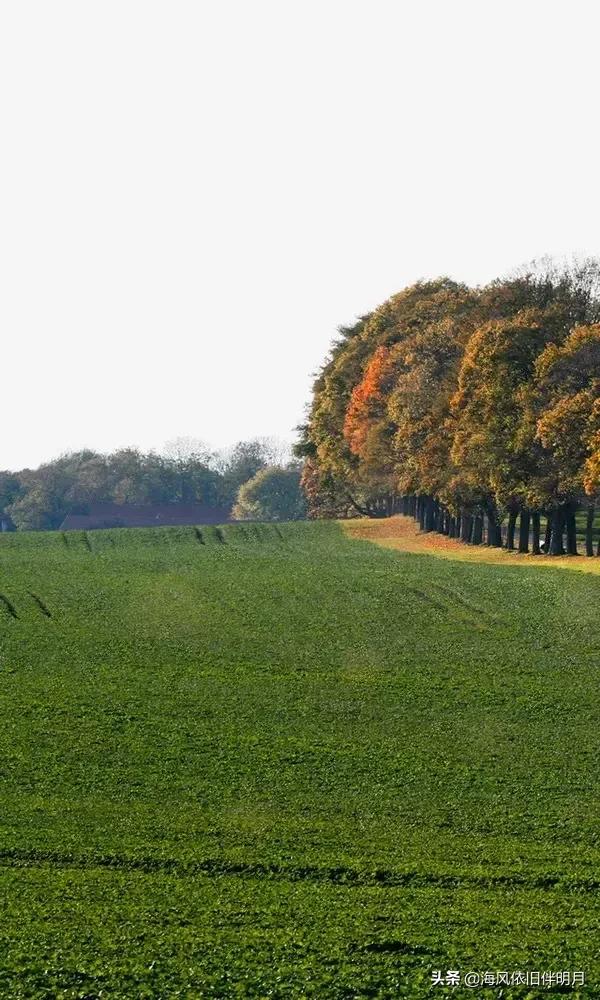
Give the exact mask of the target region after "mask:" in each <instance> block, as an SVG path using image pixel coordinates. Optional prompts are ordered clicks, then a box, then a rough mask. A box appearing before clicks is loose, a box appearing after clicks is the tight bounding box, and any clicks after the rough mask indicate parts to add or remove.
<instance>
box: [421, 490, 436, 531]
mask: <svg viewBox="0 0 600 1000" xmlns="http://www.w3.org/2000/svg"><path fill="white" fill-rule="evenodd" d="M424 527H425V531H433V529H434V528H435V502H434V499H433V497H429V496H428V497H427V500H426V502H425V525H424Z"/></svg>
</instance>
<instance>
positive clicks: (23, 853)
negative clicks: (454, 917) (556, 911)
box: [0, 848, 600, 892]
mask: <svg viewBox="0 0 600 1000" xmlns="http://www.w3.org/2000/svg"><path fill="white" fill-rule="evenodd" d="M0 868H56V869H76V870H90V871H92V870H94V869H110V870H112V871H124V872H142V873H144V874H159V873H164V874H166V875H174V876H176V877H183V878H185V877H193V876H196V875H206V876H209V877H210V876H213V877H217V878H218V877H223V876H238V877H241V878H252V879H266V880H270V881H282V882H312V883H328V884H332V885H345V886H357V887H360V886H373V887H375V886H379V887H381V888H402V887H407V888H409V887H413V888H432V889H434V888H438V889H505V888H507V889H508V888H514V889H518V888H522V889H555V888H559V887H560V888H561V889H563V890H568V891H572V892H598V891H599V890H600V879H591V878H580V879H576V878H567V877H564V876H563V877H561V876H560V875H550V874H547V875H539V876H535V875H531V876H527V875H517V874H514V875H510V874H509V875H478V874H464V875H451V874H443V873H434V872H429V873H428V872H418V871H406V872H402V871H393V870H390V869H376V870H374V871H367V870H360V869H356V868H350V867H347V866H339V867H334V868H327V867H318V866H316V865H306V866H298V867H295V866H293V865H278V864H261V863H260V862H257V863H244V862H233V861H225V860H219V859H216V858H207V859H204V860H201V861H180V860H177V859H175V858H149V857H143V858H128V857H121V856H119V855H98V856H85V855H74V854H63V853H61V852H59V851H41V850H23V849H21V848H6V849H4V850H0Z"/></svg>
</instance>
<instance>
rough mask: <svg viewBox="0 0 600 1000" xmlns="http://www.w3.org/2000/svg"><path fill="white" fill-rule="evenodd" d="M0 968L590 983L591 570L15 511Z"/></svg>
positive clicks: (232, 993) (380, 989)
mask: <svg viewBox="0 0 600 1000" xmlns="http://www.w3.org/2000/svg"><path fill="white" fill-rule="evenodd" d="M0 543H1V544H0V591H1V593H2V595H3V599H2V601H1V602H0V637H1V646H0V678H1V686H0V690H1V693H2V721H3V725H2V730H1V757H0V771H1V774H2V789H3V794H2V809H1V812H0V826H1V831H0V861H1V865H0V879H1V882H2V886H1V891H0V900H1V904H2V919H1V920H0V997H2V998H10V1000H19V998H25V997H26V998H31V997H36V998H53V1000H54V998H58V997H65V998H66V997H68V998H76V997H77V998H88V1000H92V998H102V1000H104V998H131V1000H141V998H157V1000H167V998H172V997H173V998H174V997H182V998H196V997H197V998H202V997H223V998H227V997H254V998H267V997H268V998H302V997H306V998H315V1000H328V998H353V997H375V998H395V997H415V998H418V997H426V996H433V997H443V996H453V997H458V996H477V997H486V996H494V997H498V996H499V995H500V994H499V993H498V991H497V990H491V991H486V990H484V989H478V990H463V989H462V988H460V987H459V988H458V989H456V988H452V987H431V974H432V971H433V970H436V969H440V970H444V971H445V970H453V969H458V970H461V971H462V972H466V971H470V970H476V971H477V970H482V971H483V970H509V971H514V970H542V971H545V970H549V971H556V970H584V971H585V973H586V979H587V982H588V984H589V985H588V986H586V987H585V988H584V989H583V990H579V991H575V992H574V991H572V990H568V989H565V988H563V989H564V992H561V990H558V991H557V990H556V989H552V988H550V989H543V990H540V991H539V992H537V991H536V990H535V989H533V990H531V989H529V988H525V987H515V988H509V989H508V990H507V989H506V988H505V990H504V992H503V993H502V996H503V997H507V996H510V997H526V996H527V997H537V996H544V997H546V996H559V995H561V996H564V995H569V996H571V997H575V996H586V997H587V996H590V997H592V996H600V933H599V932H600V898H599V887H600V867H599V861H600V825H599V816H600V770H599V752H598V742H599V741H598V731H599V729H598V724H599V711H598V709H599V704H600V698H599V692H598V675H599V671H600V630H599V627H598V626H599V613H598V607H599V601H598V599H599V597H600V576H597V575H592V574H589V575H588V574H584V573H571V572H569V571H565V570H560V569H557V570H554V569H548V568H547V567H541V568H536V567H535V566H513V565H510V566H495V565H486V564H483V563H481V564H474V563H467V562H461V561H452V560H449V559H445V560H441V559H435V558H433V557H431V556H425V555H403V554H398V553H395V552H392V551H386V550H385V549H382V548H379V547H376V546H374V545H372V544H371V543H369V542H367V541H356V540H352V539H350V538H348V537H346V536H345V535H344V533H343V532H342V529H341V528H340V526H339V525H337V524H335V523H315V524H295V525H281V526H278V527H276V526H261V525H245V526H244V525H228V526H226V527H224V528H223V529H214V528H203V529H201V530H200V531H198V529H193V528H185V529H176V528H173V529H151V530H120V531H104V532H96V533H92V534H88V535H82V534H78V533H72V534H69V535H64V536H63V535H61V534H59V533H48V534H33V533H32V534H22V535H12V536H11V535H5V536H3V537H2V538H1V539H0Z"/></svg>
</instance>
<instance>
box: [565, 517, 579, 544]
mask: <svg viewBox="0 0 600 1000" xmlns="http://www.w3.org/2000/svg"><path fill="white" fill-rule="evenodd" d="M566 527H567V555H569V556H578V555H579V553H578V551H577V521H576V520H575V511H574V509H573V508H572V507H570V508H569V509H568V511H567V512H566Z"/></svg>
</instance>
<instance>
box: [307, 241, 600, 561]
mask: <svg viewBox="0 0 600 1000" xmlns="http://www.w3.org/2000/svg"><path fill="white" fill-rule="evenodd" d="M339 333H340V336H339V338H338V339H337V340H336V342H335V343H334V345H333V347H332V350H331V352H330V355H329V357H328V358H327V360H326V362H325V364H324V366H323V368H322V369H321V371H320V372H319V374H318V376H317V379H316V381H315V383H314V387H313V398H312V404H311V407H310V411H309V415H308V420H307V422H306V424H305V425H303V426H302V427H301V428H300V430H301V440H300V443H299V444H298V445H297V446H296V452H297V454H298V455H299V456H301V457H302V458H303V459H304V471H303V479H302V481H303V487H304V490H305V494H306V497H307V502H308V506H309V511H310V513H311V515H312V516H315V517H330V516H334V517H348V516H357V515H363V516H371V517H382V516H387V515H390V514H393V513H398V512H401V513H405V514H410V515H412V516H415V517H416V518H417V519H418V521H419V523H420V525H421V528H422V529H423V530H425V531H439V532H441V533H443V534H446V535H448V536H450V537H454V538H460V539H461V540H462V541H464V542H468V543H471V544H475V545H477V544H481V543H484V542H485V543H487V544H488V545H492V546H502V545H503V544H504V545H506V547H507V548H509V549H514V548H518V549H519V551H521V552H528V551H531V552H533V553H536V554H537V553H539V552H540V551H542V550H544V551H548V552H550V553H552V554H556V555H557V554H562V553H563V552H567V553H570V554H576V553H577V522H576V515H577V514H578V512H584V517H585V552H586V554H587V555H593V554H594V537H593V530H594V514H595V507H596V504H597V501H598V497H599V494H600V261H598V260H596V259H587V260H584V261H580V262H575V263H572V264H568V265H567V264H565V265H558V264H556V263H554V262H553V261H551V260H550V259H545V260H543V261H542V262H540V263H534V264H533V265H531V266H530V267H528V268H524V269H521V270H520V271H518V272H515V273H514V274H512V275H511V276H509V277H508V278H504V279H498V280H495V281H493V282H491V283H490V284H489V285H486V286H484V287H480V288H470V287H468V286H467V285H465V284H462V283H459V282H456V281H452V280H450V279H448V278H441V279H439V280H436V281H422V282H417V283H416V284H414V285H412V286H411V287H409V288H406V289H404V290H403V291H401V292H400V293H399V294H397V295H394V296H392V297H391V298H390V299H388V300H387V301H386V302H384V303H383V305H381V306H380V307H379V308H377V309H375V310H374V311H373V312H372V313H369V314H368V315H365V316H362V317H360V318H359V320H358V321H357V322H356V323H355V324H354V325H352V326H348V327H340V329H339ZM542 535H543V537H542ZM598 554H600V543H599V545H598V548H597V549H596V555H598Z"/></svg>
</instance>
